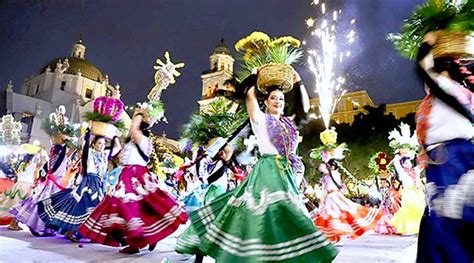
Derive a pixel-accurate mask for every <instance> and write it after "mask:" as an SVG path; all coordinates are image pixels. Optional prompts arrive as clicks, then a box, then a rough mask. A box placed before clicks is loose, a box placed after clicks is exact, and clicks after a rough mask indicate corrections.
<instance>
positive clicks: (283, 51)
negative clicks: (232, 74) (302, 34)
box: [237, 44, 303, 80]
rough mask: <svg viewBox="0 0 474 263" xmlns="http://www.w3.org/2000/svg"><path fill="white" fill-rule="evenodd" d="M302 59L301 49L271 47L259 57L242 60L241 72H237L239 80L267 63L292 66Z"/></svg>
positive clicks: (284, 46)
mask: <svg viewBox="0 0 474 263" xmlns="http://www.w3.org/2000/svg"><path fill="white" fill-rule="evenodd" d="M302 58H303V51H302V50H301V48H297V47H293V46H291V45H289V44H286V45H282V46H279V45H271V46H269V47H267V48H266V52H264V53H263V54H261V55H256V56H253V57H252V58H250V59H248V60H244V59H243V58H242V62H243V69H242V71H239V72H237V76H238V78H239V79H240V80H243V79H245V78H246V77H248V76H249V75H250V74H251V72H252V70H253V69H254V68H258V67H261V66H264V65H266V64H268V63H280V64H288V65H292V64H295V63H298V62H300V61H301V59H302Z"/></svg>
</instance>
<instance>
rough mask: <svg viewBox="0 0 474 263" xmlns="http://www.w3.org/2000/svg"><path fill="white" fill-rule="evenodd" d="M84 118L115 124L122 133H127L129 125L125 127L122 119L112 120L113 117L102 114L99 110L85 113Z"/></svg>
mask: <svg viewBox="0 0 474 263" xmlns="http://www.w3.org/2000/svg"><path fill="white" fill-rule="evenodd" d="M84 119H86V120H87V121H100V122H107V123H110V124H112V125H114V126H115V127H117V129H118V130H119V131H120V132H121V133H122V134H126V133H127V127H125V123H124V122H123V121H122V120H118V121H115V122H114V121H112V117H110V116H107V115H102V114H100V113H98V112H86V113H85V114H84Z"/></svg>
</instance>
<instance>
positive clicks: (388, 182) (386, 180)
mask: <svg viewBox="0 0 474 263" xmlns="http://www.w3.org/2000/svg"><path fill="white" fill-rule="evenodd" d="M380 181H381V182H382V181H385V182H386V183H387V184H388V185H390V181H389V180H388V179H387V178H380Z"/></svg>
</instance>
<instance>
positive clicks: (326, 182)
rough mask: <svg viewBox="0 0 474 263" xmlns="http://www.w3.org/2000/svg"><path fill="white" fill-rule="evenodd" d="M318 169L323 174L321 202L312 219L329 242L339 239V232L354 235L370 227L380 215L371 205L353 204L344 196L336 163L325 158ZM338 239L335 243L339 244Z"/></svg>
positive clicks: (341, 234) (344, 190)
mask: <svg viewBox="0 0 474 263" xmlns="http://www.w3.org/2000/svg"><path fill="white" fill-rule="evenodd" d="M318 171H319V172H320V173H321V174H322V176H323V190H324V193H325V195H324V197H323V202H322V204H321V206H320V208H319V211H318V212H317V213H316V214H315V215H314V217H313V220H314V223H315V225H316V226H317V227H319V228H320V229H321V230H322V231H323V232H324V234H326V236H327V237H328V239H329V240H331V241H332V242H335V243H336V242H340V241H341V237H342V236H345V235H347V236H350V237H351V238H353V239H355V238H357V237H359V236H361V235H362V234H364V233H365V232H366V231H367V230H370V229H374V228H375V226H376V224H377V221H378V220H379V219H380V218H381V217H382V214H381V212H380V211H379V210H378V209H376V208H374V207H365V206H361V205H359V204H356V203H354V202H352V201H351V200H349V199H348V198H347V197H345V196H344V194H345V192H346V191H347V189H346V187H345V185H343V184H342V180H341V174H340V173H339V171H338V167H337V163H336V162H335V161H334V160H332V159H331V160H329V161H328V162H327V163H321V164H320V165H319V166H318ZM341 244H342V243H339V245H341Z"/></svg>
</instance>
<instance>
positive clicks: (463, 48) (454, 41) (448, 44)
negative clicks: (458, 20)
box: [432, 30, 474, 58]
mask: <svg viewBox="0 0 474 263" xmlns="http://www.w3.org/2000/svg"><path fill="white" fill-rule="evenodd" d="M432 53H433V57H435V58H439V57H454V58H463V57H471V56H473V55H474V34H473V33H471V34H468V33H464V32H447V31H445V30H441V31H439V32H438V39H437V41H436V43H435V44H434V46H433V49H432Z"/></svg>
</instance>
